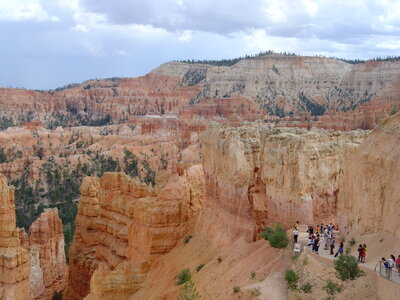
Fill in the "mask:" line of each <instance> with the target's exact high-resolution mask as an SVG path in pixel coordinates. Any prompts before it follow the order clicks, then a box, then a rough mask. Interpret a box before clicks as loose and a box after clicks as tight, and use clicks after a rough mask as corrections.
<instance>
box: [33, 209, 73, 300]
mask: <svg viewBox="0 0 400 300" xmlns="http://www.w3.org/2000/svg"><path fill="white" fill-rule="evenodd" d="M29 244H30V254H31V266H38V267H40V271H39V269H37V273H36V274H34V272H33V270H31V288H32V290H36V293H35V294H40V292H39V291H40V290H41V289H42V288H41V286H42V285H41V281H40V272H41V273H42V276H43V287H44V289H43V295H41V296H40V297H43V299H51V298H52V297H53V295H54V294H55V293H59V292H62V291H63V290H64V289H65V286H66V283H67V281H68V267H67V264H66V261H65V252H64V234H63V227H62V223H61V219H60V218H59V217H58V211H57V209H56V208H55V209H46V210H45V211H44V212H43V213H42V214H41V215H40V218H38V219H37V220H36V221H35V222H33V224H32V225H31V227H30V228H29ZM37 257H38V258H39V261H38V262H39V265H37ZM33 261H35V263H34V262H33ZM38 297H39V296H38ZM40 297H39V298H40Z"/></svg>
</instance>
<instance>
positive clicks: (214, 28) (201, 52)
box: [0, 0, 400, 88]
mask: <svg viewBox="0 0 400 300" xmlns="http://www.w3.org/2000/svg"><path fill="white" fill-rule="evenodd" d="M0 22H1V24H2V26H0V44H1V45H7V47H2V48H1V49H0V63H1V65H2V68H3V70H4V72H3V73H2V74H0V86H4V85H13V86H25V87H30V88H54V87H57V86H59V85H63V84H67V83H69V82H77V81H83V80H86V79H88V78H95V77H113V76H138V75H143V74H145V73H147V72H148V71H150V70H151V69H152V68H154V67H157V66H158V65H159V64H161V63H164V62H166V61H171V60H181V59H222V58H234V57H238V56H244V55H246V54H253V53H258V52H260V51H265V50H269V49H271V50H274V51H277V52H285V51H286V52H294V53H298V54H303V55H315V54H318V55H325V56H337V57H344V58H371V57H378V56H387V55H399V54H400V53H399V51H400V44H399V41H398V40H399V39H398V37H399V36H400V1H397V0H352V1H348V0H336V1H331V0H298V1H293V0H220V1H215V0H113V1H109V0H0ZM60 70H63V71H62V72H60Z"/></svg>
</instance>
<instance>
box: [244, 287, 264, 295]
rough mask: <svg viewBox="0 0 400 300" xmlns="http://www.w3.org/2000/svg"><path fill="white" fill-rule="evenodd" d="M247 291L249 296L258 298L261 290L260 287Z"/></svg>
mask: <svg viewBox="0 0 400 300" xmlns="http://www.w3.org/2000/svg"><path fill="white" fill-rule="evenodd" d="M247 291H248V292H249V293H250V295H252V296H256V297H258V296H260V295H261V289H260V287H256V288H252V289H248V290H247Z"/></svg>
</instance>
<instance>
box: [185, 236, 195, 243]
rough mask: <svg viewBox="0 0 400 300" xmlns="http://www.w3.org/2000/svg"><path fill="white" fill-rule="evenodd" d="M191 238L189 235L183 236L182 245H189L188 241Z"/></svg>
mask: <svg viewBox="0 0 400 300" xmlns="http://www.w3.org/2000/svg"><path fill="white" fill-rule="evenodd" d="M192 237H193V236H191V235H187V236H185V238H184V239H183V243H184V244H187V243H189V242H190V240H191V239H192Z"/></svg>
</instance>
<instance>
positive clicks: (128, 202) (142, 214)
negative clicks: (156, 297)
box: [67, 165, 204, 299]
mask: <svg viewBox="0 0 400 300" xmlns="http://www.w3.org/2000/svg"><path fill="white" fill-rule="evenodd" d="M202 176H203V175H202V168H201V166H198V165H197V166H193V167H190V168H189V169H188V170H187V171H185V172H184V174H183V175H182V176H178V175H177V174H175V175H173V176H172V177H171V178H170V180H169V182H168V183H167V185H166V186H165V187H164V188H162V189H161V190H158V189H156V188H152V187H149V186H147V185H145V184H143V183H140V182H139V181H138V180H136V179H132V178H130V177H128V176H126V175H124V174H121V173H106V174H105V175H104V176H103V177H102V178H101V180H99V179H98V178H89V177H87V178H85V179H84V181H83V183H82V186H81V200H80V204H79V211H78V217H77V221H76V222H77V228H76V233H75V236H74V241H73V244H72V247H71V250H70V262H71V266H70V277H69V278H70V280H69V286H68V292H67V298H68V299H82V298H83V297H85V296H86V295H87V294H88V293H89V291H90V295H91V297H93V296H98V297H107V296H110V295H119V296H120V297H122V296H123V295H125V296H127V295H130V294H132V293H134V292H135V291H137V290H138V289H140V288H141V286H142V283H143V281H144V279H145V276H146V273H147V271H148V270H149V267H150V266H151V264H152V263H153V261H154V260H155V259H157V258H158V257H159V256H160V255H163V254H165V253H168V252H169V251H170V250H171V249H172V248H173V247H174V246H175V245H176V244H177V242H178V241H179V240H181V239H182V237H183V236H184V235H185V233H186V232H187V230H188V226H189V223H190V220H191V219H192V218H191V217H192V216H194V215H196V214H197V212H198V210H199V209H200V208H201V205H202V201H203V197H204V180H203V179H202V178H203V177H202ZM123 274H125V275H126V276H124V275H123ZM129 274H130V275H129ZM89 282H90V286H89ZM89 299H90V298H89Z"/></svg>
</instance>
